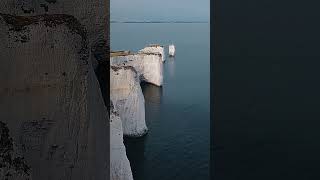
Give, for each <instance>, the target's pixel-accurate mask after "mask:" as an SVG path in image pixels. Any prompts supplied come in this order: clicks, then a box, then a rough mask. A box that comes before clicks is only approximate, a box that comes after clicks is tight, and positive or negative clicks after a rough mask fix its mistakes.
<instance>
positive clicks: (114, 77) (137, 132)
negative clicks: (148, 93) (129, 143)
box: [110, 66, 148, 137]
mask: <svg viewBox="0 0 320 180" xmlns="http://www.w3.org/2000/svg"><path fill="white" fill-rule="evenodd" d="M110 100H111V101H112V103H113V104H114V106H115V109H116V110H117V111H118V112H119V114H120V118H121V121H122V127H123V134H124V135H125V136H131V137H139V136H143V135H144V134H146V133H147V131H148V128H147V126H146V122H145V106H144V104H145V102H144V97H143V94H142V90H141V87H140V80H139V78H138V73H137V71H136V70H135V68H134V67H132V66H111V68H110Z"/></svg>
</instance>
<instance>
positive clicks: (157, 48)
mask: <svg viewBox="0 0 320 180" xmlns="http://www.w3.org/2000/svg"><path fill="white" fill-rule="evenodd" d="M139 52H141V53H159V54H161V56H162V57H161V58H162V62H164V61H165V60H166V59H165V53H164V48H163V46H160V45H149V46H147V47H145V48H143V49H141V50H140V51H139Z"/></svg>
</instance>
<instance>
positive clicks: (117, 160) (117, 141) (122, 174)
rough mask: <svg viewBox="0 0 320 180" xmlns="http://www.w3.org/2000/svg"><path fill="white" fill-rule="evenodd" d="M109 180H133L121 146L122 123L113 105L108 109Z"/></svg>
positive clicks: (124, 149)
mask: <svg viewBox="0 0 320 180" xmlns="http://www.w3.org/2000/svg"><path fill="white" fill-rule="evenodd" d="M111 104H112V103H111ZM110 179H111V180H133V176H132V171H131V167H130V162H129V160H128V158H127V156H126V148H125V146H124V144H123V130H122V122H121V120H120V116H119V114H118V113H117V112H116V110H115V109H114V107H113V105H111V109H110Z"/></svg>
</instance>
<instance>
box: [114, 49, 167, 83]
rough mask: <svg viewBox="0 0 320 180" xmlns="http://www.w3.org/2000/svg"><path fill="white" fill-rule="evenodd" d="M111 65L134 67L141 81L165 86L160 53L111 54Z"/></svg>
mask: <svg viewBox="0 0 320 180" xmlns="http://www.w3.org/2000/svg"><path fill="white" fill-rule="evenodd" d="M110 64H111V65H117V66H132V67H134V68H135V70H136V71H137V72H138V75H139V78H140V81H144V82H148V83H151V84H154V85H156V86H162V84H163V61H162V59H161V56H160V54H159V53H143V52H140V53H137V54H133V53H130V52H121V53H119V52H114V53H111V57H110Z"/></svg>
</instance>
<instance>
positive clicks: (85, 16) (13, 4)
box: [0, 0, 109, 61]
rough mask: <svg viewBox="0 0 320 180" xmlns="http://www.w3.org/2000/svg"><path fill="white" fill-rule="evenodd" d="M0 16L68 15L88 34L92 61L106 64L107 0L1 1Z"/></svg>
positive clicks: (107, 40)
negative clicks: (1, 14)
mask: <svg viewBox="0 0 320 180" xmlns="http://www.w3.org/2000/svg"><path fill="white" fill-rule="evenodd" d="M0 13H4V14H12V15H19V16H34V15H42V14H68V15H71V16H74V17H75V18H76V19H78V21H79V22H80V23H81V24H83V25H84V26H85V28H86V29H87V31H88V46H89V47H90V48H91V49H92V51H93V58H95V59H96V60H98V61H108V59H107V58H106V57H107V56H106V55H108V53H106V52H107V51H108V49H109V37H108V32H109V29H108V28H109V0H89V1H88V0H77V1H75V0H2V1H1V7H0Z"/></svg>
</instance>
